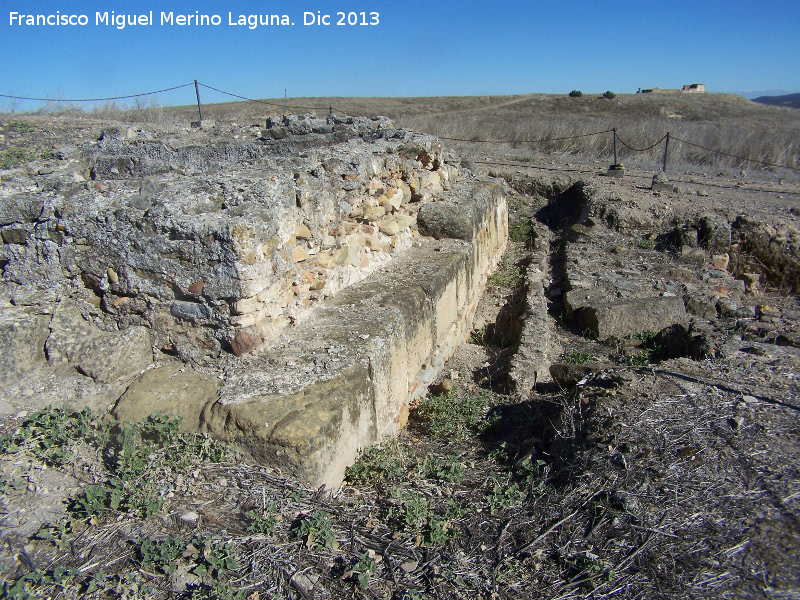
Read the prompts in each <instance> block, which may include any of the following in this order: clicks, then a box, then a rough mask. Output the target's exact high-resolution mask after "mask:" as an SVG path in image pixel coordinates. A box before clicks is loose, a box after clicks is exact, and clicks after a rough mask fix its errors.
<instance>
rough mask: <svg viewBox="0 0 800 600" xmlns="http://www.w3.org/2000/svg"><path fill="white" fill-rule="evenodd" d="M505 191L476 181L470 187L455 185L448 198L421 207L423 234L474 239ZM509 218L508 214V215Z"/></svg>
mask: <svg viewBox="0 0 800 600" xmlns="http://www.w3.org/2000/svg"><path fill="white" fill-rule="evenodd" d="M501 196H502V190H501V189H500V188H499V186H497V185H496V184H491V183H487V182H474V183H473V184H472V185H470V187H468V188H458V187H456V188H454V189H453V193H452V194H450V195H449V197H448V199H447V200H445V201H441V202H431V203H429V204H426V205H424V206H422V208H420V211H419V214H418V215H417V226H418V227H419V231H420V233H422V234H423V235H429V236H431V237H433V238H436V239H444V238H452V239H458V240H466V241H472V240H473V239H474V238H475V236H476V235H477V233H478V232H479V231H481V229H482V228H481V224H482V223H484V222H485V221H486V219H487V215H488V214H491V213H492V212H493V211H495V210H496V207H497V206H498V202H499V199H500V197H501ZM506 219H507V217H506Z"/></svg>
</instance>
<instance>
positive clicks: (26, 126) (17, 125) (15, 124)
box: [7, 121, 36, 133]
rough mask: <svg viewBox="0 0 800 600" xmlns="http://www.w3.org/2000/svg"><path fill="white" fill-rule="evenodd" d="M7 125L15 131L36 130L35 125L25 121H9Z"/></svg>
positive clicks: (26, 131)
mask: <svg viewBox="0 0 800 600" xmlns="http://www.w3.org/2000/svg"><path fill="white" fill-rule="evenodd" d="M7 127H8V128H9V129H11V130H13V131H16V132H17V133H29V132H31V131H36V127H35V126H33V125H31V124H30V123H26V122H25V121H10V122H9V123H8V125H7Z"/></svg>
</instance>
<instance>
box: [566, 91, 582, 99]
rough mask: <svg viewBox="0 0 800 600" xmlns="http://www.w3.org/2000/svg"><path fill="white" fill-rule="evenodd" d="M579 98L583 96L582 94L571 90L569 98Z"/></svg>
mask: <svg viewBox="0 0 800 600" xmlns="http://www.w3.org/2000/svg"><path fill="white" fill-rule="evenodd" d="M581 96H583V92H582V91H580V90H572V91H571V92H570V93H569V97H570V98H580V97H581Z"/></svg>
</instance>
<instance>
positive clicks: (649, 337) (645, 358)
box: [625, 331, 664, 367]
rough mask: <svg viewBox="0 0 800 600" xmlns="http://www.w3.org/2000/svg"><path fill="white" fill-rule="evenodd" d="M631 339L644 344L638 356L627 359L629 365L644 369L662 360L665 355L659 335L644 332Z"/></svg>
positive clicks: (640, 347)
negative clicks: (643, 367)
mask: <svg viewBox="0 0 800 600" xmlns="http://www.w3.org/2000/svg"><path fill="white" fill-rule="evenodd" d="M630 339H636V340H640V341H641V342H642V343H641V345H640V346H639V352H638V353H637V354H634V355H633V356H627V357H625V362H627V364H629V365H633V366H639V367H642V366H646V365H649V364H652V363H655V362H658V361H659V360H661V357H662V356H663V354H664V346H663V344H662V343H661V341H660V339H659V336H658V333H655V332H653V331H643V332H641V333H636V334H634V335H632V336H630Z"/></svg>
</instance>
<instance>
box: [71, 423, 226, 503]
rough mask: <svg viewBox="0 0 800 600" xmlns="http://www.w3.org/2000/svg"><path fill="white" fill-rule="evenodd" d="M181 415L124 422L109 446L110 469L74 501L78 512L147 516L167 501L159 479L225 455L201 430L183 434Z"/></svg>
mask: <svg viewBox="0 0 800 600" xmlns="http://www.w3.org/2000/svg"><path fill="white" fill-rule="evenodd" d="M179 429H180V420H179V419H177V418H170V417H167V416H165V415H162V414H158V413H156V414H154V415H151V416H149V417H147V418H146V419H143V420H142V421H139V422H137V423H123V424H122V425H121V426H119V427H118V431H117V433H116V435H115V436H113V439H112V440H110V441H109V443H108V445H107V448H108V451H107V466H108V468H109V470H110V472H111V476H110V477H109V478H108V480H107V481H106V482H104V483H102V484H98V485H91V486H88V487H86V488H85V489H84V490H83V493H82V494H81V495H80V496H78V497H77V498H75V499H74V500H73V502H72V506H71V510H72V512H73V514H75V515H76V516H77V517H80V518H83V519H92V518H94V517H97V516H99V515H101V514H103V513H104V512H106V511H108V510H113V511H121V512H126V513H130V514H133V515H137V516H140V517H142V518H147V517H150V516H152V515H154V514H157V513H158V512H159V511H160V510H161V508H162V507H163V506H164V503H165V502H166V498H165V497H164V496H163V490H161V489H160V482H161V481H163V479H164V476H165V473H169V472H172V473H178V472H181V471H184V470H186V469H187V468H188V466H189V465H190V464H192V463H193V462H194V461H200V460H206V461H208V460H211V461H217V462H218V461H220V460H223V459H224V458H225V456H226V450H225V447H224V446H222V445H221V444H219V443H218V442H216V441H214V440H212V439H211V438H208V437H207V436H203V435H199V434H184V435H179Z"/></svg>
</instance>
